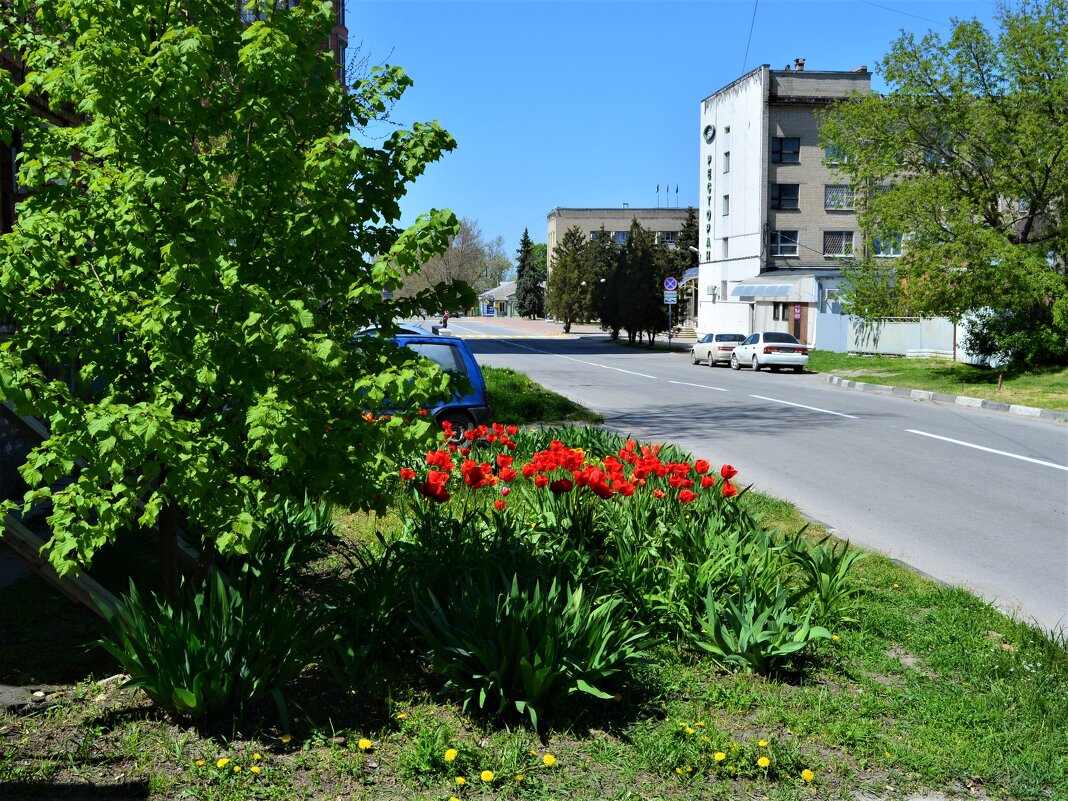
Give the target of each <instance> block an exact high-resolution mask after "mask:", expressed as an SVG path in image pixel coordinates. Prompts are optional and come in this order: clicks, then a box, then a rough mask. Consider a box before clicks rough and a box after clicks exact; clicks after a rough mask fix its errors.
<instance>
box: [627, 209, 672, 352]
mask: <svg viewBox="0 0 1068 801" xmlns="http://www.w3.org/2000/svg"><path fill="white" fill-rule="evenodd" d="M619 262H620V268H619V273H618V277H617V280H618V281H619V282H620V284H621V288H622V290H623V291H622V293H621V298H622V305H621V308H622V319H623V328H625V329H626V331H627V339H629V340H630V342H631V343H632V344H633V343H635V342H636V341H637V340H638V338H639V336H642V337H644V336H645V335H646V334H648V335H649V343H650V345H651V344H652V343H653V338H654V336H655V332H657V331H663V330H665V329H666V327H667V312H666V311H665V310H664V305H663V295H662V294H661V292H662V290H663V283H662V282H663V274H664V271H665V266H664V265H665V260H664V258H663V252H662V248H661V247H659V246H658V245H657V244H656V243H655V242H654V240H653V235H652V233H651V232H649V231H646V230H645V228H643V227H642V225H641V223H639V222H638V221H637V220H636V219H635V220H632V221H631V224H630V231H629V233H628V235H627V241H626V244H624V245H623V247H622V249H621V251H620V256H619Z"/></svg>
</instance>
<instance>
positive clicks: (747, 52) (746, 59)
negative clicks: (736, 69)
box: [741, 0, 760, 74]
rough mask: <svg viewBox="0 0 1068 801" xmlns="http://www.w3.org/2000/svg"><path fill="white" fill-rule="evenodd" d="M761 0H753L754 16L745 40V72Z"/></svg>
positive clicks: (743, 70)
mask: <svg viewBox="0 0 1068 801" xmlns="http://www.w3.org/2000/svg"><path fill="white" fill-rule="evenodd" d="M759 3H760V0H753V18H752V19H751V20H750V21H749V38H748V39H746V40H745V57H744V58H743V59H742V69H741V72H742V73H743V74H744V73H745V64H746V62H747V61H749V43H750V42H752V41H753V26H754V25H756V13H757V5H758V4H759Z"/></svg>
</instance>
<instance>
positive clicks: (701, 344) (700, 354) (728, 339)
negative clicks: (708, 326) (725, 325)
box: [690, 334, 745, 367]
mask: <svg viewBox="0 0 1068 801" xmlns="http://www.w3.org/2000/svg"><path fill="white" fill-rule="evenodd" d="M744 339H745V334H705V335H704V336H703V337H701V338H700V339H699V340H697V342H696V343H695V344H694V346H693V347H692V348H690V364H700V363H701V362H708V366H709V367H715V366H716V365H717V364H727V363H728V362H729V361H730V360H731V353H733V352H734V346H735V345H737V344H738V343H739V342H741V341H742V340H744Z"/></svg>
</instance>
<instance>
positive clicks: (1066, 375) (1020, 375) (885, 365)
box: [808, 350, 1068, 411]
mask: <svg viewBox="0 0 1068 801" xmlns="http://www.w3.org/2000/svg"><path fill="white" fill-rule="evenodd" d="M808 369H809V370H812V371H815V372H820V373H830V374H832V375H839V376H842V377H843V378H849V379H855V380H857V381H864V382H865V383H869V384H885V385H888V386H897V387H911V388H913V389H923V390H928V391H931V392H940V393H943V394H946V395H966V396H969V397H973V398H983V399H984V400H994V401H999V402H1001V403H1010V404H1018V405H1020V406H1036V407H1039V408H1042V409H1057V410H1061V411H1068V367H1049V368H1043V369H1034V370H1026V371H1005V372H1002V373H999V372H998V371H997V370H994V369H991V368H989V367H977V366H974V365H970V364H961V363H959V362H951V361H947V360H944V359H901V358H893V357H889V356H850V355H847V354H844V353H831V352H830V351H823V350H815V351H812V352H811V353H810V354H809V360H808ZM999 375H1000V377H1001V388H1000V389H999V388H998V378H999Z"/></svg>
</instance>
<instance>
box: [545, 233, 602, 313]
mask: <svg viewBox="0 0 1068 801" xmlns="http://www.w3.org/2000/svg"><path fill="white" fill-rule="evenodd" d="M590 278H591V275H590V269H589V255H588V253H587V252H586V237H585V235H584V234H583V233H582V229H581V228H579V227H577V226H571V227H570V228H568V229H567V230H566V231H565V232H564V236H563V238H562V239H561V240H560V245H559V246H558V247H557V248H556V250H554V251H553V268H552V270H551V271H550V272H549V280H548V282H547V287H546V309H547V310H548V314H549V315H550V316H551V317H553V318H555V319H557V320H559V321H560V322H562V323H563V324H564V333H565V334H566V333H569V332H570V331H571V324H572V323H574V322H576V321H578V320H584V319H587V317H588V315H589V311H590V281H589V280H588V279H590Z"/></svg>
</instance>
